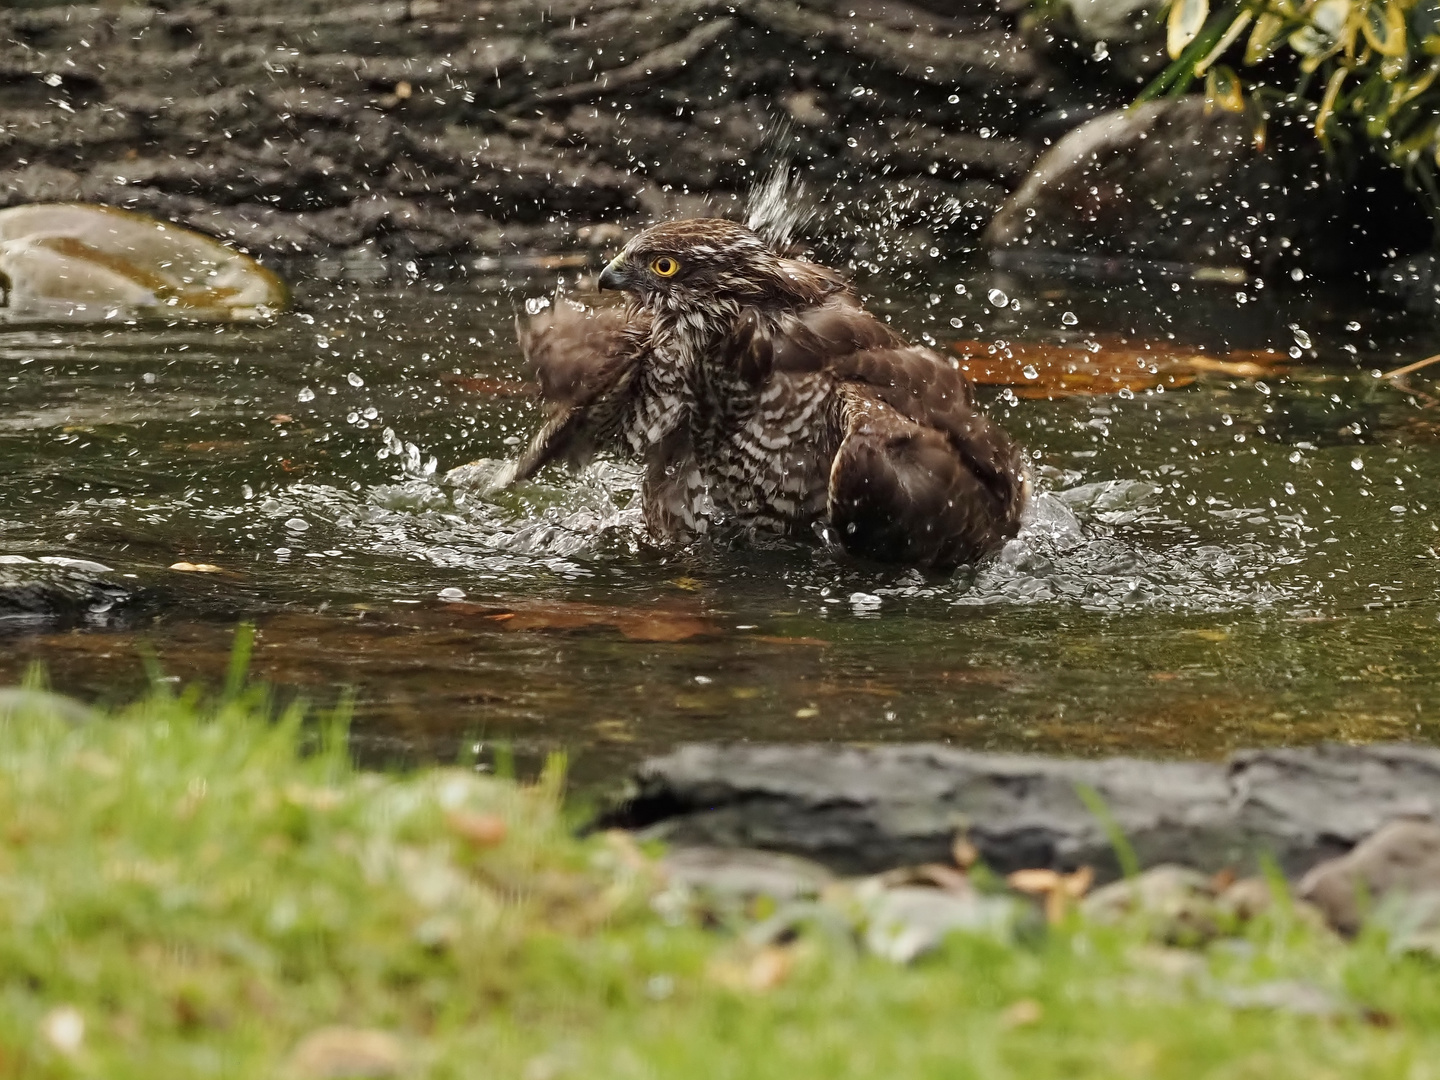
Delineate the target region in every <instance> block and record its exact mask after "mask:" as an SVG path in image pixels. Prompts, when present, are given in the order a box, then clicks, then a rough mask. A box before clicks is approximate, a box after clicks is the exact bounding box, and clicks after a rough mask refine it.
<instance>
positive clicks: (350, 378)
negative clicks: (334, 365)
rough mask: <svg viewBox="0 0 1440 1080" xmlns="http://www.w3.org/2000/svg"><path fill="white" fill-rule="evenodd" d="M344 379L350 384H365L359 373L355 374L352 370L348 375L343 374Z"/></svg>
mask: <svg viewBox="0 0 1440 1080" xmlns="http://www.w3.org/2000/svg"><path fill="white" fill-rule="evenodd" d="M345 381H346V382H348V383H349V384H350V385H351V386H364V385H365V380H364V379H362V378H361V377H360V376H359V375H356V374H355V372H353V371H352V372H350V374H349V375H346V376H345Z"/></svg>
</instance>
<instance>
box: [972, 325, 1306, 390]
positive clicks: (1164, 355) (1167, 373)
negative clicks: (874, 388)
mask: <svg viewBox="0 0 1440 1080" xmlns="http://www.w3.org/2000/svg"><path fill="white" fill-rule="evenodd" d="M953 348H954V349H955V351H956V352H958V353H959V354H960V370H961V371H963V372H965V374H966V375H968V376H969V377H970V379H971V381H973V382H976V383H979V384H981V385H985V386H1008V387H1011V388H1012V390H1013V391H1014V393H1015V394H1016V395H1017V396H1019V397H1022V398H1050V399H1054V398H1063V397H1070V396H1072V395H1076V394H1116V393H1119V392H1121V391H1122V390H1129V391H1131V392H1134V391H1139V390H1150V389H1153V388H1155V387H1157V386H1163V387H1165V388H1166V389H1178V388H1180V387H1182V386H1188V385H1189V384H1190V383H1192V382H1194V381H1195V378H1196V376H1198V375H1201V374H1219V375H1229V376H1232V377H1235V378H1259V377H1261V376H1264V375H1274V374H1279V373H1282V372H1283V371H1284V370H1285V368H1284V367H1282V366H1281V365H1282V362H1283V361H1284V360H1285V359H1286V357H1285V355H1284V354H1283V353H1279V352H1272V351H1270V350H1240V351H1235V352H1230V353H1227V354H1225V356H1223V357H1212V356H1208V355H1206V354H1204V353H1202V352H1199V351H1197V350H1186V349H1179V348H1177V347H1176V346H1175V345H1174V344H1173V343H1170V342H1154V341H1133V342H1132V341H1126V340H1124V339H1122V338H1099V339H1096V340H1094V341H1092V342H1090V343H1089V344H1088V345H1060V344H1054V343H1051V342H1034V341H1015V342H986V341H957V342H954V343H953Z"/></svg>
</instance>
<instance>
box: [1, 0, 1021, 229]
mask: <svg viewBox="0 0 1440 1080" xmlns="http://www.w3.org/2000/svg"><path fill="white" fill-rule="evenodd" d="M931 7H933V8H934V9H935V10H929V9H927V8H926V7H924V6H917V5H912V4H907V3H885V4H866V5H861V6H860V7H857V8H855V9H854V10H852V9H851V8H849V7H845V6H843V5H840V6H837V5H835V4H833V3H830V2H828V0H746V2H745V3H741V4H736V5H733V6H729V5H720V4H713V3H709V2H700V3H696V2H694V0H614V2H607V3H605V4H569V5H568V6H566V5H562V6H561V7H559V8H556V7H545V6H539V7H537V6H536V5H534V4H533V3H530V2H529V0H494V2H491V3H487V4H484V5H479V6H477V5H476V4H474V3H472V2H470V0H424V2H423V3H413V4H411V3H386V4H372V5H361V6H359V7H354V6H343V5H342V6H341V7H338V8H337V7H335V6H334V5H323V4H295V3H292V2H290V0H236V2H234V3H227V4H223V5H217V4H209V3H202V2H199V0H175V2H171V0H165V2H161V0H148V2H147V0H139V2H135V3H129V4H125V5H120V6H116V5H103V6H100V7H95V6H93V5H79V4H74V5H72V4H64V3H52V4H45V5H40V6H30V5H27V6H24V7H17V6H16V5H8V6H4V7H0V75H3V78H4V80H5V93H4V95H3V97H0V163H3V165H0V206H3V205H15V204H20V203H33V202H42V201H61V200H66V201H68V200H77V199H78V200H84V201H91V202H101V203H106V204H111V205H117V206H124V207H130V208H135V209H139V210H142V211H145V212H149V213H154V214H157V215H160V216H163V217H165V218H167V219H168V220H174V221H178V222H181V223H183V224H185V225H187V226H188V227H191V228H196V229H201V230H203V231H207V232H209V233H210V234H211V235H214V236H219V237H223V238H225V239H228V240H230V241H232V242H234V243H237V244H243V245H245V246H246V248H247V250H249V251H251V252H252V253H256V254H262V255H266V256H276V257H281V256H293V255H315V254H319V255H326V256H331V257H337V256H339V255H340V253H341V252H343V251H345V250H350V249H354V248H356V247H357V246H360V245H365V244H374V245H376V246H378V247H379V248H380V249H381V250H382V251H384V252H385V253H386V254H387V255H388V256H390V257H392V258H393V257H396V256H397V255H403V256H405V257H407V258H408V257H409V256H411V255H414V256H416V257H432V256H435V257H452V256H454V255H464V254H478V253H481V252H483V251H485V250H486V248H485V246H484V244H485V242H486V241H484V240H483V238H484V237H485V236H486V235H488V234H490V232H492V231H493V228H503V229H505V230H506V231H510V230H511V229H513V228H514V227H515V226H517V225H524V226H541V225H547V224H551V223H552V222H553V219H555V218H557V217H568V218H570V222H569V225H570V228H569V230H568V235H561V236H558V237H556V236H554V235H552V234H550V233H545V232H540V233H536V234H534V236H533V237H528V238H530V239H534V240H535V241H536V242H546V243H562V244H563V243H566V242H569V243H574V242H575V240H574V232H575V227H577V226H580V225H586V224H593V223H609V222H613V221H615V220H625V221H627V222H629V223H630V224H632V225H633V224H634V223H636V221H637V220H638V219H641V218H644V217H645V216H648V215H653V214H656V213H659V212H667V213H668V212H672V211H673V209H674V205H673V204H674V200H675V199H680V198H691V197H703V199H705V200H708V201H709V202H711V203H721V204H723V203H725V202H726V201H731V202H733V200H734V197H735V195H736V193H737V192H739V191H742V190H744V189H745V188H746V187H748V185H749V184H750V182H751V181H752V179H753V178H754V176H755V175H756V174H757V173H758V172H760V171H762V170H763V169H764V168H765V167H766V165H767V160H766V157H767V154H768V153H769V152H770V150H771V148H772V144H773V143H774V141H775V140H776V139H777V137H778V133H777V131H776V121H777V120H779V119H780V118H782V117H784V118H787V119H789V121H790V122H791V123H792V124H793V125H794V137H793V138H792V139H791V140H789V142H788V143H787V145H786V147H785V149H787V150H788V151H790V152H792V153H793V154H794V155H795V157H796V160H797V164H798V165H799V166H800V167H801V168H802V169H803V170H804V171H805V172H806V174H807V176H809V177H811V178H812V188H813V189H819V188H824V189H825V190H827V191H828V192H830V193H831V194H834V195H836V196H838V197H843V196H844V195H845V194H846V193H847V192H849V191H850V190H851V189H852V188H853V187H854V185H856V184H857V183H859V182H861V181H863V180H865V179H867V178H878V177H880V176H882V175H883V176H886V177H891V178H893V179H895V180H906V179H922V178H930V179H937V180H943V181H948V182H961V181H975V182H981V181H983V182H986V183H994V184H999V185H1001V189H1002V190H1008V188H1009V187H1011V186H1013V185H1014V184H1015V183H1016V182H1018V178H1019V175H1020V170H1021V169H1022V168H1023V166H1024V163H1025V161H1026V159H1027V157H1028V156H1030V155H1033V153H1034V145H1033V144H1034V140H1029V139H1028V138H1027V137H1026V136H1025V134H1024V130H1023V128H1024V125H1025V123H1026V121H1027V119H1028V118H1030V117H1032V116H1033V115H1036V114H1038V112H1040V111H1043V109H1044V107H1045V105H1044V101H1043V98H1044V97H1045V95H1046V93H1047V90H1046V86H1047V85H1048V83H1047V77H1048V76H1047V65H1046V64H1045V62H1044V61H1043V60H1042V59H1040V58H1039V56H1038V54H1036V53H1034V52H1033V51H1032V50H1030V49H1029V48H1028V47H1027V46H1026V44H1025V43H1024V41H1023V40H1022V39H1021V37H1020V35H1019V34H1018V32H1017V28H1016V22H1017V20H1016V17H1015V16H1013V15H1010V14H1006V13H1003V12H1001V11H998V10H997V9H995V8H994V7H993V6H990V7H986V6H984V5H973V6H967V7H965V8H956V7H955V6H954V5H949V4H939V3H935V4H932V5H931ZM4 43H8V44H4ZM157 73H159V75H158V77H157ZM954 99H958V100H954ZM897 124H898V125H900V126H901V127H902V128H903V127H905V125H914V126H913V130H911V131H910V134H909V135H907V136H905V138H904V139H903V140H901V141H898V142H896V141H894V140H891V141H889V142H887V141H886V138H885V137H883V136H882V137H880V138H870V135H871V134H873V133H876V132H890V131H891V129H892V128H894V127H895V125H897ZM982 128H983V129H985V130H987V131H989V132H990V133H991V139H992V141H991V142H990V143H989V144H988V145H986V144H984V143H983V142H982V140H981V130H982ZM851 136H853V137H854V138H855V139H856V143H857V145H858V144H859V142H860V141H861V140H862V136H863V137H864V138H865V139H867V140H868V141H869V144H870V145H873V146H875V147H876V148H877V149H883V150H885V151H886V157H885V159H884V160H881V159H879V158H871V157H865V156H863V155H862V156H860V157H858V158H848V157H846V154H845V150H846V148H847V138H848V137H851ZM892 143H893V145H892ZM377 200H393V205H392V206H390V208H389V210H388V211H387V212H386V213H385V214H377V212H376V210H377V207H376V202H377ZM487 222H488V223H489V224H488V225H487ZM871 224H872V227H873V224H874V223H873V222H872V223H871ZM489 242H490V243H492V244H493V240H492V241H489Z"/></svg>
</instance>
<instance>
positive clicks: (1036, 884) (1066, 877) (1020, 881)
mask: <svg viewBox="0 0 1440 1080" xmlns="http://www.w3.org/2000/svg"><path fill="white" fill-rule="evenodd" d="M1005 881H1006V883H1007V884H1008V885H1009V886H1010V887H1011V888H1012V889H1014V890H1015V891H1016V892H1022V893H1026V894H1028V895H1031V896H1043V897H1044V898H1045V921H1046V922H1048V923H1052V924H1053V923H1058V922H1060V921H1061V920H1063V919H1064V918H1065V912H1066V911H1067V910H1068V908H1069V906H1070V901H1071V900H1077V899H1079V898H1080V897H1082V896H1084V895H1085V894H1086V893H1087V892H1089V891H1090V886H1091V885H1093V884H1094V883H1095V871H1094V870H1093V869H1091V868H1090V867H1088V866H1082V867H1080V869H1079V870H1076V871H1075V872H1074V873H1073V874H1061V873H1058V872H1057V871H1054V870H1043V869H1036V870H1016V871H1015V872H1014V873H1013V874H1011V875H1010V876H1009V877H1007V878H1006V879H1005Z"/></svg>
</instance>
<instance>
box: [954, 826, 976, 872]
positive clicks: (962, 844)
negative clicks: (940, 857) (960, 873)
mask: <svg viewBox="0 0 1440 1080" xmlns="http://www.w3.org/2000/svg"><path fill="white" fill-rule="evenodd" d="M950 857H951V858H952V859H954V860H955V865H956V866H958V867H960V869H961V870H969V869H970V868H971V867H972V866H974V865H975V864H976V863H977V862H979V861H980V849H979V848H977V847H976V846H975V845H974V844H972V843H971V842H970V837H968V836H966V835H965V834H964V833H963V832H962V833H956V834H955V842H954V843H953V844H951V845H950Z"/></svg>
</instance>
